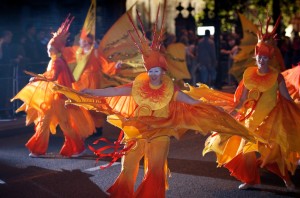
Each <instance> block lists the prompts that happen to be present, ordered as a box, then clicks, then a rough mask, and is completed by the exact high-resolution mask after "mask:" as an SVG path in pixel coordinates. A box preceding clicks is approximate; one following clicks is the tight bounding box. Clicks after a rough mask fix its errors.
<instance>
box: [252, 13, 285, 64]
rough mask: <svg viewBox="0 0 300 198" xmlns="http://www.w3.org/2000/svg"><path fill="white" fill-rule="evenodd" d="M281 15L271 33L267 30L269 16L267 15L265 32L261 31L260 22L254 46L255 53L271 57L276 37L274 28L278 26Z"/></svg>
mask: <svg viewBox="0 0 300 198" xmlns="http://www.w3.org/2000/svg"><path fill="white" fill-rule="evenodd" d="M280 19H281V17H280V16H279V17H278V19H277V21H276V23H275V25H274V28H273V30H272V32H271V33H269V32H268V28H269V23H270V21H271V17H270V16H269V15H267V21H266V33H265V34H263V33H262V27H263V24H262V23H261V22H260V30H259V31H258V32H257V38H258V42H257V44H256V46H255V55H261V56H267V57H269V58H272V56H273V54H274V50H275V49H274V45H275V42H274V41H275V40H276V37H277V34H276V30H277V28H278V25H279V22H280Z"/></svg>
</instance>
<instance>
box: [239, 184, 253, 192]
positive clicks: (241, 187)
mask: <svg viewBox="0 0 300 198" xmlns="http://www.w3.org/2000/svg"><path fill="white" fill-rule="evenodd" d="M252 187H253V185H251V184H247V183H243V184H241V185H239V189H240V190H246V189H249V188H252Z"/></svg>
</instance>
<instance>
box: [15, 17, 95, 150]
mask: <svg viewBox="0 0 300 198" xmlns="http://www.w3.org/2000/svg"><path fill="white" fill-rule="evenodd" d="M72 20H73V19H70V18H67V19H66V21H65V22H64V23H63V24H62V25H61V27H60V28H59V29H58V31H57V32H56V33H54V36H53V38H52V39H51V40H50V41H49V43H48V47H54V48H55V49H56V50H57V51H61V50H62V49H63V47H64V45H65V41H66V38H67V37H68V35H69V33H68V29H69V26H70V24H71V22H72ZM41 78H46V79H39V78H37V79H36V80H34V81H32V82H30V83H28V84H27V85H26V86H25V87H24V88H23V89H22V90H21V91H20V92H19V93H18V94H17V95H16V96H15V97H14V98H13V99H12V101H13V100H16V99H20V100H22V101H23V102H24V104H23V105H22V106H21V107H20V108H19V109H18V110H17V112H19V111H25V112H26V113H27V116H26V125H29V124H31V123H32V122H34V124H35V134H34V135H33V136H32V137H31V138H30V139H29V141H28V142H27V143H26V147H27V148H28V149H29V150H30V151H31V152H32V153H34V154H36V155H43V154H45V153H46V151H47V148H48V142H49V135H50V132H51V133H53V134H55V133H56V127H57V126H58V125H59V127H60V128H61V130H62V131H63V134H64V136H65V142H64V145H63V147H62V149H61V151H60V154H61V155H64V156H71V155H73V154H77V153H80V152H82V151H83V150H84V149H85V147H84V141H83V140H84V139H85V138H86V137H87V136H89V135H91V134H92V133H93V132H94V130H95V127H94V122H93V120H92V117H91V116H90V114H89V112H88V111H87V110H85V109H83V108H81V107H74V106H70V107H67V108H65V100H66V97H65V96H63V95H62V94H59V93H55V92H53V91H52V89H51V88H52V87H53V85H54V84H53V83H52V82H48V81H44V80H53V81H55V82H56V83H58V84H61V85H64V86H67V87H72V83H73V82H74V78H73V76H72V73H71V71H70V70H69V68H68V65H67V63H66V62H65V60H64V59H63V57H62V56H61V55H60V54H56V55H52V57H51V60H50V62H49V64H48V67H47V71H46V72H45V73H43V74H42V75H41Z"/></svg>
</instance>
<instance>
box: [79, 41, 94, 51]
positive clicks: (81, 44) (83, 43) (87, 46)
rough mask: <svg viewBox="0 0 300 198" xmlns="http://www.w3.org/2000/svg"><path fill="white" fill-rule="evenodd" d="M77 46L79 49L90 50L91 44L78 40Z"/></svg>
mask: <svg viewBox="0 0 300 198" xmlns="http://www.w3.org/2000/svg"><path fill="white" fill-rule="evenodd" d="M79 46H80V47H81V48H88V49H89V48H91V44H90V43H89V42H88V40H87V39H79Z"/></svg>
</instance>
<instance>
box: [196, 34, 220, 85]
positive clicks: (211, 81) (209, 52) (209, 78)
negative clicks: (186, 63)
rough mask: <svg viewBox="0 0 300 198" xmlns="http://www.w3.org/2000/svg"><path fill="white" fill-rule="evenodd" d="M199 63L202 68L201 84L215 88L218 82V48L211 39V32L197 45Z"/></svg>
mask: <svg viewBox="0 0 300 198" xmlns="http://www.w3.org/2000/svg"><path fill="white" fill-rule="evenodd" d="M196 53H197V63H198V64H199V67H200V82H201V83H204V84H207V85H208V86H211V87H214V86H215V81H216V74H217V73H216V66H217V59H216V48H215V42H214V41H213V39H211V38H210V31H209V30H205V35H204V37H203V38H201V39H200V40H199V42H198V44H197V51H196Z"/></svg>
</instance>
